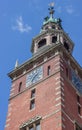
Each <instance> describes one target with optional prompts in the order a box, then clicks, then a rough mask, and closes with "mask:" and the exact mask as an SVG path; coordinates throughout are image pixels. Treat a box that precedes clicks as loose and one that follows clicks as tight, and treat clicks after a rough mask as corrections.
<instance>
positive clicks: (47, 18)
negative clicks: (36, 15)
mask: <svg viewBox="0 0 82 130" xmlns="http://www.w3.org/2000/svg"><path fill="white" fill-rule="evenodd" d="M49 22H53V23H59V22H60V19H56V18H52V17H50V18H49V17H46V18H45V20H44V22H43V25H45V24H47V23H49Z"/></svg>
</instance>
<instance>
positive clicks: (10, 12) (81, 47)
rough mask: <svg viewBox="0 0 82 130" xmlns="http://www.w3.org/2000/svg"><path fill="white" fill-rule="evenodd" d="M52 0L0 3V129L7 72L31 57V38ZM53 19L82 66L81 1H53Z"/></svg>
mask: <svg viewBox="0 0 82 130" xmlns="http://www.w3.org/2000/svg"><path fill="white" fill-rule="evenodd" d="M50 2H52V1H51V0H45V2H44V0H0V45H1V46H0V88H1V91H0V130H4V125H5V121H6V115H7V107H8V98H9V93H10V87H11V80H10V79H9V78H8V76H7V73H9V72H10V71H11V70H13V69H14V65H15V61H16V60H17V59H18V61H19V64H22V63H24V61H27V60H28V59H29V58H30V57H31V56H32V54H31V52H30V47H31V42H32V38H33V37H34V36H36V35H37V34H38V33H39V32H40V29H41V26H42V23H43V19H44V17H46V16H47V15H48V5H49V3H50ZM53 2H55V17H56V18H59V17H60V18H61V19H62V26H63V28H64V30H65V31H66V32H67V33H68V34H69V36H70V37H71V39H72V40H73V42H74V43H75V47H74V51H73V56H74V57H75V59H76V60H77V61H78V62H79V64H80V65H82V57H81V56H82V32H81V30H82V0H55V1H54V0H53Z"/></svg>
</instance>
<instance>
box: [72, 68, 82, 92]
mask: <svg viewBox="0 0 82 130" xmlns="http://www.w3.org/2000/svg"><path fill="white" fill-rule="evenodd" d="M72 83H73V84H74V87H75V88H76V89H77V90H78V91H79V93H81V94H82V80H81V79H80V78H79V76H78V75H77V74H76V73H75V72H74V71H73V70H72Z"/></svg>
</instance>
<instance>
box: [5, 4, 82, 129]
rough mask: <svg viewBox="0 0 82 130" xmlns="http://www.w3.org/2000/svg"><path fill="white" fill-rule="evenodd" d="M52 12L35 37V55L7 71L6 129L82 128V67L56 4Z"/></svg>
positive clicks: (50, 10) (51, 6) (33, 50)
mask: <svg viewBox="0 0 82 130" xmlns="http://www.w3.org/2000/svg"><path fill="white" fill-rule="evenodd" d="M49 14H50V16H49V17H48V16H47V17H45V19H44V22H43V25H42V28H41V31H40V33H39V34H38V35H37V36H36V37H34V38H33V40H32V46H31V52H32V54H33V55H32V58H31V59H29V60H28V61H26V62H25V63H23V64H22V65H18V63H16V66H15V69H14V70H12V72H10V73H9V74H8V75H9V77H10V78H11V80H12V87H11V91H10V97H9V105H8V114H7V119H6V125H5V130H69V129H70V130H82V68H81V66H80V65H79V64H78V63H77V61H76V60H75V58H74V57H73V56H72V52H73V48H74V43H73V41H72V40H71V39H70V37H69V36H68V34H67V33H66V32H65V31H64V30H63V28H62V25H61V22H62V21H61V19H60V18H54V6H53V3H51V4H50V7H49Z"/></svg>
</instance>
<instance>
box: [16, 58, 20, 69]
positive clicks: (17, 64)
mask: <svg viewBox="0 0 82 130" xmlns="http://www.w3.org/2000/svg"><path fill="white" fill-rule="evenodd" d="M18 66H19V63H18V60H16V63H15V69H16V68H17V67H18Z"/></svg>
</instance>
